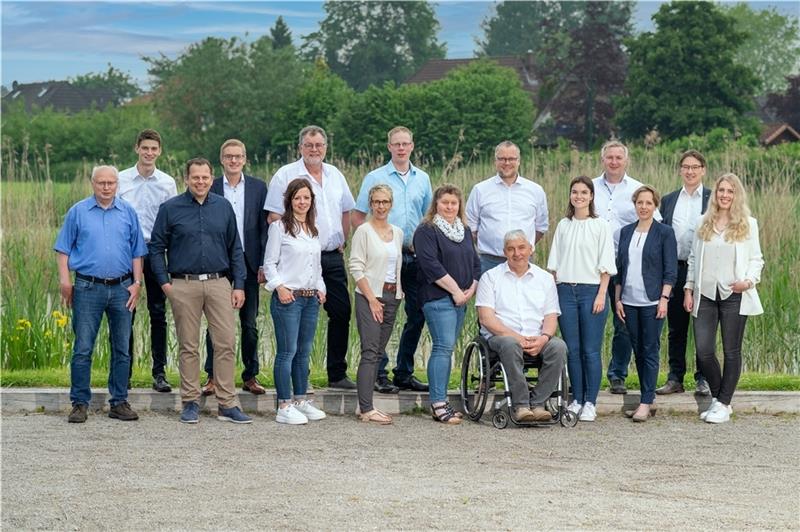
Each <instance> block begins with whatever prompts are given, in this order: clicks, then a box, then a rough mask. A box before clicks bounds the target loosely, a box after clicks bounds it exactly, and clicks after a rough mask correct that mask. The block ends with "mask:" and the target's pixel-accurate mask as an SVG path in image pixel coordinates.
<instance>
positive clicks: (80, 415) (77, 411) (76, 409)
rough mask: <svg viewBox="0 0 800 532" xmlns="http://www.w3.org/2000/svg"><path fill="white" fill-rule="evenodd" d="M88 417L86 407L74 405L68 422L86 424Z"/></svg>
mask: <svg viewBox="0 0 800 532" xmlns="http://www.w3.org/2000/svg"><path fill="white" fill-rule="evenodd" d="M86 417H87V415H86V405H74V406H73V407H72V412H70V413H69V417H68V418H67V421H69V422H70V423H85V422H86Z"/></svg>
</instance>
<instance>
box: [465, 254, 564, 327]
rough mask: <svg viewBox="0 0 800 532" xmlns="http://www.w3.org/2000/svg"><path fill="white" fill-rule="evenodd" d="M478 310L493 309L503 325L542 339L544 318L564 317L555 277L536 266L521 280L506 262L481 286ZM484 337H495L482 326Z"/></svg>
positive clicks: (487, 273) (489, 272)
mask: <svg viewBox="0 0 800 532" xmlns="http://www.w3.org/2000/svg"><path fill="white" fill-rule="evenodd" d="M475 306H476V307H488V308H492V309H494V313H495V316H497V318H498V319H499V320H500V321H501V322H502V323H503V325H505V326H506V327H508V328H509V329H511V330H513V331H515V332H517V333H519V334H521V335H523V336H539V335H540V334H542V324H543V323H544V318H545V316H547V315H548V314H556V315H561V307H559V305H558V290H556V283H555V281H554V280H553V276H552V275H550V274H549V273H547V272H546V271H544V270H543V269H541V268H539V267H538V266H536V265H535V264H531V265H530V267H529V268H528V271H527V272H525V274H523V275H522V277H517V274H516V273H514V272H513V271H511V269H510V268H509V267H508V263H507V262H504V263H502V264H500V265H499V266H495V267H494V268H492V269H491V270H488V271H487V272H486V273H484V274H483V275H482V276H481V280H480V282H479V283H478V292H477V296H476V299H475ZM481 334H482V335H483V336H484V337H485V338H490V337H491V336H492V334H491V333H490V332H489V331H488V330H486V329H485V328H484V327H483V326H481Z"/></svg>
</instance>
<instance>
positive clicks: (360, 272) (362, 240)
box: [349, 225, 367, 283]
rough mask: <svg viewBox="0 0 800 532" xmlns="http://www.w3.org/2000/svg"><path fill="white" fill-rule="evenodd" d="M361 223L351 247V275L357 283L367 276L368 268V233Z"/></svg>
mask: <svg viewBox="0 0 800 532" xmlns="http://www.w3.org/2000/svg"><path fill="white" fill-rule="evenodd" d="M363 227H364V225H360V226H359V227H358V228H357V229H356V232H355V233H354V234H353V240H352V242H351V247H350V264H349V266H350V275H352V276H353V281H355V282H356V283H357V282H358V281H360V280H361V279H362V278H363V277H364V276H365V273H364V272H365V271H366V269H367V238H366V237H367V233H366V230H364V229H362V228H363Z"/></svg>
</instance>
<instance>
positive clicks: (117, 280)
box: [75, 272, 133, 286]
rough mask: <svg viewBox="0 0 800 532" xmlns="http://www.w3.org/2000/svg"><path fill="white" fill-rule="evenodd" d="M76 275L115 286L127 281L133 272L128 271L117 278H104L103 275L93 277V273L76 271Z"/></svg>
mask: <svg viewBox="0 0 800 532" xmlns="http://www.w3.org/2000/svg"><path fill="white" fill-rule="evenodd" d="M75 277H77V278H78V279H81V280H82V281H89V282H90V283H96V284H104V285H106V286H114V285H117V284H120V283H122V282H124V281H127V280H128V279H130V278H131V277H133V273H131V272H128V273H126V274H125V275H123V276H122V277H117V278H115V279H103V278H102V277H93V276H91V275H83V274H82V273H77V272H75Z"/></svg>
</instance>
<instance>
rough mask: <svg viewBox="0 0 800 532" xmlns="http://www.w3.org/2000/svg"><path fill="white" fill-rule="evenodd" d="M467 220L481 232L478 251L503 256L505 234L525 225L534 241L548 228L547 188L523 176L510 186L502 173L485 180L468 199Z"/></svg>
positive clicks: (532, 241) (531, 241) (527, 233)
mask: <svg viewBox="0 0 800 532" xmlns="http://www.w3.org/2000/svg"><path fill="white" fill-rule="evenodd" d="M466 210H467V223H468V224H469V228H470V229H471V230H472V232H473V233H478V253H483V254H488V255H495V256H498V257H502V256H503V237H504V236H505V235H506V233H507V232H509V231H511V230H514V229H522V230H523V231H524V232H525V235H526V236H527V237H528V240H529V241H530V243H531V244H536V232H537V231H538V232H540V233H546V232H547V228H548V226H549V225H548V224H549V222H548V212H547V197H546V196H545V193H544V189H543V188H542V187H541V186H539V185H537V184H536V183H534V182H533V181H531V180H530V179H525V178H524V177H522V176H517V180H516V181H515V182H514V183H513V184H512V185H511V186H508V185H506V184H505V182H504V181H503V179H502V178H501V177H500V176H499V175H495V176H494V177H490V178H489V179H486V180H484V181H481V182H480V183H478V184H477V185H475V186H474V187H472V192H470V194H469V199H468V200H467V209H466Z"/></svg>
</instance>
